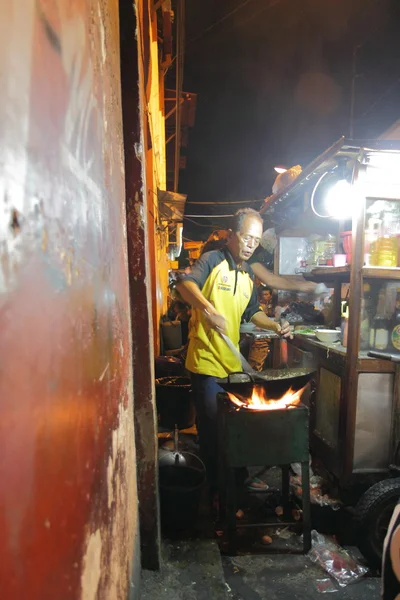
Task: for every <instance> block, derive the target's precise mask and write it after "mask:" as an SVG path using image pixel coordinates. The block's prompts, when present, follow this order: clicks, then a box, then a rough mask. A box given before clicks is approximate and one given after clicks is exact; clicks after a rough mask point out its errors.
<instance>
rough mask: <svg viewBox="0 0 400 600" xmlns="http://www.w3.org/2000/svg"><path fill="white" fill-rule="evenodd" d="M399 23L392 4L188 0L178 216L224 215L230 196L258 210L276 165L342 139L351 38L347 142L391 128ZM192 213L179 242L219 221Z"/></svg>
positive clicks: (398, 10) (399, 97)
mask: <svg viewBox="0 0 400 600" xmlns="http://www.w3.org/2000/svg"><path fill="white" fill-rule="evenodd" d="M229 13H233V14H230V15H229ZM227 15H229V16H227ZM225 16H226V18H225ZM399 25H400V1H399V0H202V1H200V0H186V32H185V35H186V50H185V52H186V56H185V72H184V86H183V88H184V90H185V91H188V92H193V93H196V94H198V98H197V113H196V124H195V127H194V129H192V130H191V132H190V141H189V149H188V161H187V169H186V170H184V171H181V175H180V185H179V191H180V192H182V193H187V195H188V198H187V206H186V214H188V215H191V214H193V215H194V214H229V213H232V212H234V211H235V210H236V209H237V208H239V207H241V206H246V204H241V205H236V204H235V205H232V204H231V205H230V204H229V202H232V201H238V200H247V201H248V202H249V204H248V205H249V206H253V207H254V208H259V206H260V204H261V202H262V200H263V199H264V198H265V197H266V196H269V195H270V194H271V186H272V183H273V181H274V176H275V174H274V171H273V167H274V165H276V164H278V163H283V164H285V165H287V166H293V165H295V164H300V165H302V166H303V167H304V166H306V165H307V164H308V163H309V162H310V161H311V160H313V159H314V158H315V157H316V156H317V155H318V154H320V153H321V152H322V151H324V150H325V149H326V148H327V147H329V146H330V145H331V144H332V143H333V142H334V141H336V140H337V139H338V138H339V137H340V136H341V135H349V124H350V119H349V115H350V97H351V94H350V90H351V81H352V63H353V60H352V57H353V49H354V47H355V46H357V48H358V49H357V60H356V96H355V119H354V138H356V139H361V138H364V139H366V138H372V137H376V136H379V135H380V134H381V133H382V132H383V131H384V130H385V129H387V128H388V127H390V126H391V125H392V124H393V123H394V122H395V121H396V120H397V119H398V118H400V115H399V105H400V103H399V101H400V68H399V67H400V35H399V31H400V29H399ZM255 200H256V201H257V200H258V202H254V201H255ZM194 202H223V203H226V205H222V206H211V205H203V206H202V205H201V204H194ZM193 221H196V222H197V223H199V225H195V224H194V223H193ZM193 221H191V220H189V219H185V225H184V236H185V238H187V239H193V240H201V239H203V240H204V239H206V238H207V236H208V234H209V233H210V231H211V230H212V229H210V227H211V228H215V227H213V226H215V225H216V226H217V227H219V226H220V227H223V226H224V225H226V221H225V222H224V219H195V218H193ZM206 225H207V226H208V228H207V227H205V226H206Z"/></svg>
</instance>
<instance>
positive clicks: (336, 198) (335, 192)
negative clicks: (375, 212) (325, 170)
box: [325, 179, 354, 219]
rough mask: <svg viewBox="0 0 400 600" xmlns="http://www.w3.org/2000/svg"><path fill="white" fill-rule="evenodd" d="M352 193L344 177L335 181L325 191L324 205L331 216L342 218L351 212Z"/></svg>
mask: <svg viewBox="0 0 400 600" xmlns="http://www.w3.org/2000/svg"><path fill="white" fill-rule="evenodd" d="M353 205H354V193H353V190H352V186H351V184H350V183H349V182H348V181H347V180H346V179H340V180H339V181H337V182H336V183H335V184H334V185H333V186H332V187H331V188H330V189H329V190H328V191H327V193H326V196H325V207H326V210H327V212H328V214H329V216H331V217H335V218H336V219H344V218H347V217H351V216H352V214H353Z"/></svg>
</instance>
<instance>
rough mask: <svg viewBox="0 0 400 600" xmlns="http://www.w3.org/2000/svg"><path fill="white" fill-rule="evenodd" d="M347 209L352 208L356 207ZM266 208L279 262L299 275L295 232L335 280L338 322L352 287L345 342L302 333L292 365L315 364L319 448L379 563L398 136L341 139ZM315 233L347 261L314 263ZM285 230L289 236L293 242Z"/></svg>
mask: <svg viewBox="0 0 400 600" xmlns="http://www.w3.org/2000/svg"><path fill="white" fill-rule="evenodd" d="M343 180H344V181H347V182H348V183H349V184H350V185H348V187H349V191H350V193H349V195H348V197H346V200H345V202H344V198H343V197H342V198H341V199H340V198H339V199H338V204H337V205H336V206H335V207H334V211H333V212H334V213H336V217H337V218H323V217H326V216H327V213H326V210H325V205H324V197H326V195H327V193H328V191H329V189H331V188H332V187H333V185H336V183H337V182H338V181H343ZM343 193H344V192H343ZM346 193H347V192H346ZM349 209H350V210H349ZM340 210H343V212H345V211H349V214H348V216H344V215H343V216H342V214H340ZM324 211H325V212H324ZM261 213H262V214H263V217H264V219H265V222H266V226H267V227H275V230H276V233H277V235H278V236H279V248H278V249H277V251H276V256H275V266H274V268H275V272H276V273H277V274H278V273H280V274H284V275H285V276H287V277H298V276H299V274H298V273H296V272H295V273H293V274H292V275H291V274H290V269H288V268H287V266H286V270H285V268H282V264H284V265H287V262H288V261H287V260H286V258H285V259H282V254H285V257H286V256H287V255H290V252H291V253H292V255H293V256H294V257H295V258H296V253H295V252H294V253H293V248H295V247H296V239H297V240H298V248H299V251H298V253H297V259H298V261H297V262H298V265H299V268H298V269H297V270H298V271H302V275H303V276H304V277H305V278H307V279H309V280H311V281H315V282H324V283H325V284H326V285H327V287H328V288H330V289H331V290H333V295H332V302H331V317H330V319H331V322H330V327H338V326H340V324H341V303H342V302H343V301H344V300H345V297H346V293H347V295H348V300H349V313H348V333H347V346H344V345H342V344H341V343H340V342H339V343H334V344H326V343H322V342H319V341H318V340H317V339H315V338H306V337H301V336H300V335H299V336H296V337H295V339H294V340H293V342H292V343H291V350H290V353H289V356H290V360H291V363H292V365H293V366H305V365H306V364H309V362H310V358H311V359H312V361H313V362H314V364H315V366H316V378H315V393H314V394H312V396H311V401H310V402H311V405H310V420H311V422H310V431H311V440H310V446H311V452H312V454H313V456H314V457H316V458H317V459H319V460H320V461H321V462H322V464H323V466H324V468H325V469H326V471H327V472H329V474H330V475H331V476H332V478H333V479H334V480H335V483H336V484H337V486H338V487H339V489H340V493H341V499H342V501H343V503H344V504H345V505H348V506H353V510H354V515H355V517H356V520H357V521H358V523H359V546H360V549H361V550H362V551H363V553H364V554H365V555H366V556H367V558H369V559H370V560H371V561H373V562H376V563H377V562H379V560H380V556H381V551H382V544H383V539H384V535H385V533H386V529H387V525H388V522H389V519H390V516H391V513H392V511H393V507H394V505H395V503H396V502H397V501H398V499H399V497H400V478H399V477H398V476H399V464H400V461H399V459H398V456H397V455H398V450H399V447H400V434H399V428H398V411H399V406H398V404H399V402H398V395H399V394H398V389H399V387H398V386H399V383H398V374H397V373H396V364H395V363H394V362H391V361H390V360H384V359H377V358H373V357H371V356H369V351H370V350H371V349H377V347H378V349H379V348H380V349H381V350H383V351H390V352H396V351H397V352H399V356H400V345H399V348H398V349H397V348H394V347H393V345H392V342H391V329H390V328H391V327H392V326H393V317H391V316H389V315H388V314H387V316H386V317H385V316H381V317H380V319H381V320H380V321H379V323H380V325H379V326H382V324H383V330H382V331H381V330H379V331H380V334H379V335H380V341H379V343H378V341H377V338H376V336H375V333H376V331H377V329H376V327H375V328H374V329H373V335H371V327H372V325H373V323H378V321H377V320H375V321H373V322H372V319H373V317H372V315H373V314H375V313H376V314H377V311H378V310H380V311H383V310H385V311H386V313H388V311H390V310H391V309H392V310H393V308H394V306H393V304H394V303H395V302H396V293H397V288H398V289H399V291H400V262H399V259H398V256H400V252H399V253H398V254H397V247H398V244H400V142H380V141H376V140H375V141H368V142H354V141H349V140H346V139H344V138H342V139H340V140H339V141H338V142H337V143H336V144H334V145H333V146H332V147H331V148H329V149H328V150H327V151H326V152H325V153H324V154H322V155H321V156H319V157H318V158H317V159H316V160H315V161H314V162H313V163H312V164H311V165H310V166H309V167H308V168H306V169H305V170H304V171H303V172H302V174H301V175H299V176H298V178H297V179H296V180H295V181H294V182H293V183H292V184H291V185H290V186H288V187H287V188H285V189H283V190H282V191H281V192H280V193H278V194H275V195H273V196H271V197H270V198H268V199H267V200H266V201H265V203H264V205H263V207H262V209H261ZM397 221H398V222H397ZM350 232H351V235H350ZM316 235H319V236H321V237H322V238H324V236H325V238H327V236H330V237H329V239H330V240H332V239H335V241H336V253H337V254H343V253H341V252H340V241H341V240H345V238H346V243H345V245H346V253H347V263H348V264H346V265H345V266H340V267H335V266H331V264H330V263H331V262H332V259H326V258H325V259H322V260H321V261H320V262H324V260H326V262H327V263H328V265H325V266H318V265H316V266H315V265H314V267H313V268H312V269H310V268H309V266H308V265H307V264H306V262H307V261H306V260H305V259H304V256H303V255H304V254H306V250H305V246H306V245H307V241H306V242H304V240H309V239H310V236H311V239H315V238H316ZM313 236H314V238H313ZM379 236H380V237H379ZM285 239H288V240H290V243H288V244H287V245H286V246H285V244H284V240H285ZM349 239H350V240H352V243H351V244H350V245H349ZM382 240H383V241H382ZM288 248H289V250H288ZM300 248H302V249H300ZM388 248H389V251H388ZM290 249H291V250H290ZM390 249H392V250H390ZM395 252H396V256H395ZM285 260H286V262H285ZM341 260H343V257H341ZM371 263H373V264H371ZM388 265H390V266H388ZM292 270H293V269H292ZM294 270H295V271H296V269H294ZM282 271H283V272H282ZM288 273H289V274H288ZM346 289H347V291H346ZM399 293H400V292H399ZM399 298H400V295H399ZM367 306H368V310H367V309H366V307H367ZM368 311H369V313H368ZM374 318H375V317H374ZM368 323H370V326H369V330H368ZM377 327H378V325H377ZM385 328H386V329H387V333H385ZM392 329H393V327H392ZM381 338H382V339H381ZM387 341H388V343H387V344H386V342H387ZM395 343H397V342H396V340H395ZM371 344H372V348H371ZM385 344H386V346H385ZM354 507H355V509H354Z"/></svg>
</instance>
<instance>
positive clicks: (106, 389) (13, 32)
mask: <svg viewBox="0 0 400 600" xmlns="http://www.w3.org/2000/svg"><path fill="white" fill-rule="evenodd" d="M0 46H1V53H0V73H1V83H2V85H1V88H2V93H1V96H0V164H1V170H0V331H1V335H0V415H1V418H0V540H1V544H0V596H1V598H4V599H7V600H20V599H21V598H29V600H44V599H57V600H64V599H69V600H70V599H71V598H81V599H82V600H94V599H95V598H97V599H102V598H104V599H106V600H108V599H110V600H111V599H112V600H118V599H120V598H126V596H127V594H128V590H130V592H131V596H134V595H135V591H136V596H137V586H138V581H137V580H135V577H133V580H132V573H134V572H136V573H137V569H138V564H139V556H138V553H137V552H136V554H135V552H134V548H135V547H136V548H137V542H138V510H137V491H136V470H135V447H134V425H133V419H132V413H133V393H132V376H131V334H130V331H131V327H130V307H129V291H128V276H127V252H126V228H125V189H124V158H123V147H122V126H121V103H120V77H119V69H120V66H119V29H118V2H117V0H68V1H66V0H36V1H35V0H8V1H7V2H5V3H3V5H2V15H1V19H0ZM134 59H135V57H134ZM134 341H135V340H134ZM130 578H131V582H130V585H129V579H130Z"/></svg>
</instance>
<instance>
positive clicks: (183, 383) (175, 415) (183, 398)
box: [156, 377, 196, 429]
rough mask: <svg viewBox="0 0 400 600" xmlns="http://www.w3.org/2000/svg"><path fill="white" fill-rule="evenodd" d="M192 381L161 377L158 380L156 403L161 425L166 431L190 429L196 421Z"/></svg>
mask: <svg viewBox="0 0 400 600" xmlns="http://www.w3.org/2000/svg"><path fill="white" fill-rule="evenodd" d="M192 396H193V395H192V387H191V385H190V379H188V378H187V377H160V378H159V379H156V403H157V412H158V418H159V423H160V425H161V426H162V427H165V428H166V429H174V428H175V425H177V426H178V429H188V428H189V427H192V426H193V425H194V423H195V420H196V411H195V408H194V402H193V397H192Z"/></svg>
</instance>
